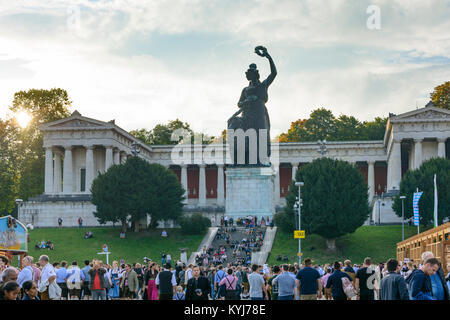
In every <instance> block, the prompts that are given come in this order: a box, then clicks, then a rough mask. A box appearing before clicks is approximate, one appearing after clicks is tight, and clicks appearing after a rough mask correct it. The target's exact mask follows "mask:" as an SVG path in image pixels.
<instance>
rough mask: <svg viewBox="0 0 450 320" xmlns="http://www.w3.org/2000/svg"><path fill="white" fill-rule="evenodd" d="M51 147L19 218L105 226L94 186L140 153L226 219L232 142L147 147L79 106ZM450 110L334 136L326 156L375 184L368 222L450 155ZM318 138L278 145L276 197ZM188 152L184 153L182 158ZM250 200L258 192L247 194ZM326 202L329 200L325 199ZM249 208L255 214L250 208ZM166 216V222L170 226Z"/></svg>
mask: <svg viewBox="0 0 450 320" xmlns="http://www.w3.org/2000/svg"><path fill="white" fill-rule="evenodd" d="M41 130H42V132H43V135H44V145H43V147H44V148H45V192H44V194H42V195H40V196H37V197H35V198H30V199H28V200H27V201H25V202H23V203H21V204H20V205H19V219H20V220H21V221H22V222H24V223H25V224H27V223H31V224H33V225H34V226H36V227H51V226H56V225H57V221H58V218H59V217H61V218H62V219H63V226H77V225H78V222H77V221H78V218H79V217H81V218H82V219H83V225H84V226H99V223H98V221H97V219H96V218H95V216H94V215H93V212H94V211H95V206H94V205H93V204H92V203H91V194H90V191H89V190H90V187H91V184H92V181H93V180H94V179H95V177H96V176H97V175H98V174H99V172H105V171H106V170H107V169H108V168H109V167H110V166H112V165H113V164H120V163H123V162H124V161H126V159H127V158H128V157H131V156H132V151H133V145H135V144H136V143H139V144H140V153H139V156H140V157H142V158H144V159H146V160H147V161H149V162H151V163H159V164H161V165H163V166H165V167H167V168H170V169H171V170H173V172H174V173H175V174H176V175H177V176H178V179H179V181H180V182H181V184H182V185H183V187H184V189H185V190H186V196H187V199H186V202H185V207H184V210H185V211H186V212H189V213H193V212H200V213H202V214H204V215H207V216H208V217H210V218H211V221H212V224H213V225H218V224H219V222H220V219H221V217H222V216H223V215H224V214H225V200H226V196H227V195H226V192H227V186H226V173H227V172H226V163H227V162H226V159H227V153H226V150H225V149H226V148H225V147H224V145H223V144H210V145H201V144H199V145H195V144H194V145H192V146H191V145H183V146H180V145H152V146H149V145H145V144H143V143H142V142H141V141H139V140H138V139H137V138H135V137H134V136H132V135H131V134H129V133H128V132H127V131H125V130H123V129H121V128H120V127H119V126H117V125H116V124H115V121H114V120H112V121H109V122H103V121H100V120H95V119H90V118H87V117H84V116H82V115H81V114H80V113H79V112H77V111H75V112H74V113H73V114H72V115H71V116H70V117H68V118H66V119H61V120H58V121H54V122H51V123H47V124H45V125H43V126H42V127H41ZM449 138H450V111H449V110H445V109H440V108H436V107H435V106H433V104H432V103H429V104H427V105H426V106H425V107H424V108H420V109H416V110H413V111H410V112H406V113H403V114H400V115H393V114H390V115H389V119H388V122H387V126H386V132H385V135H384V139H383V140H380V141H340V142H327V143H326V154H325V156H327V157H330V158H337V159H342V160H346V161H348V162H350V163H352V164H354V165H355V166H357V167H358V168H359V170H361V172H362V174H363V175H364V177H365V179H366V182H367V184H368V186H369V201H370V204H371V207H372V214H371V216H370V218H369V220H368V221H367V222H366V223H367V224H383V223H399V222H401V220H400V219H399V218H398V217H397V216H396V215H395V214H394V212H393V211H392V208H391V206H392V202H393V197H394V196H395V195H396V194H397V193H398V189H399V184H400V180H401V178H402V176H403V175H404V174H405V172H406V171H407V170H409V169H415V168H418V167H419V166H420V165H421V163H422V162H423V161H425V160H428V159H430V158H433V157H446V158H450V139H449ZM318 146H319V145H318V143H315V142H300V143H279V144H278V143H272V155H271V163H272V179H273V186H274V188H273V203H274V207H275V210H281V209H282V208H283V206H284V205H285V196H286V194H287V192H288V186H289V185H290V183H291V181H292V179H293V177H294V176H295V173H296V170H298V169H299V168H301V167H302V166H303V165H305V164H307V163H308V162H311V161H313V160H314V159H316V158H318V157H320V156H322V155H321V154H320V153H319V152H318ZM181 155H182V156H181ZM242 197H243V198H242V199H243V201H252V195H246V194H242ZM324 201H326V198H324ZM249 214H251V213H250V212H249ZM172 225H173V224H172V222H163V223H161V224H160V227H170V226H172Z"/></svg>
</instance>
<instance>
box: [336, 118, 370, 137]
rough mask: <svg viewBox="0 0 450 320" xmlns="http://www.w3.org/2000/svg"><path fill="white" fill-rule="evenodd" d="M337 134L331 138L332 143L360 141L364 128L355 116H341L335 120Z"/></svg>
mask: <svg viewBox="0 0 450 320" xmlns="http://www.w3.org/2000/svg"><path fill="white" fill-rule="evenodd" d="M334 125H335V128H336V130H335V134H334V135H333V136H330V137H329V138H328V139H329V140H330V141H348V140H360V139H361V137H362V135H363V130H364V126H363V124H362V123H361V122H359V121H358V119H356V118H355V117H353V116H346V115H341V116H339V118H337V119H336V120H335V123H334Z"/></svg>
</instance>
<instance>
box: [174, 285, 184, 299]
mask: <svg viewBox="0 0 450 320" xmlns="http://www.w3.org/2000/svg"><path fill="white" fill-rule="evenodd" d="M173 300H186V295H185V294H184V290H183V287H182V286H178V287H177V292H176V293H175V295H174V296H173Z"/></svg>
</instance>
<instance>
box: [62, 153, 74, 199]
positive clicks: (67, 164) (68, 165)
mask: <svg viewBox="0 0 450 320" xmlns="http://www.w3.org/2000/svg"><path fill="white" fill-rule="evenodd" d="M72 184H73V168H72V146H69V147H66V148H65V151H64V172H63V193H64V194H71V193H73V189H72V188H73V187H72Z"/></svg>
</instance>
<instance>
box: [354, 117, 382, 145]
mask: <svg viewBox="0 0 450 320" xmlns="http://www.w3.org/2000/svg"><path fill="white" fill-rule="evenodd" d="M387 119H388V118H380V117H376V118H375V119H374V121H364V122H363V126H364V130H363V133H362V136H361V138H360V139H359V140H383V138H384V133H385V131H386V123H387Z"/></svg>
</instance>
